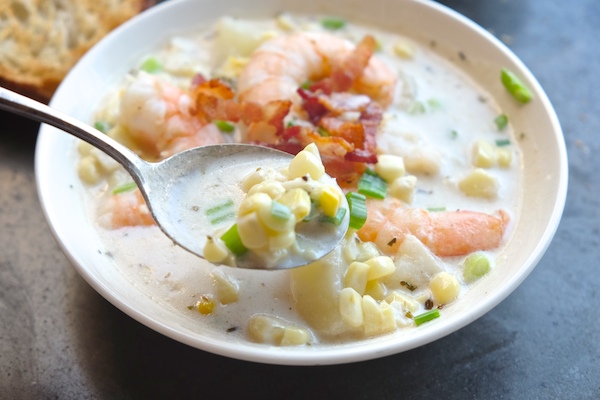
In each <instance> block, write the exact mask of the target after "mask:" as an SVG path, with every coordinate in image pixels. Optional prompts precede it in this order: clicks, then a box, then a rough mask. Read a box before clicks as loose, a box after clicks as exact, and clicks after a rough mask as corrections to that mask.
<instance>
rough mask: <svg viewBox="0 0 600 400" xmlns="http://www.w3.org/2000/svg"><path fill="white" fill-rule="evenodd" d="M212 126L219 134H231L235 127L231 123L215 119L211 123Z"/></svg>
mask: <svg viewBox="0 0 600 400" xmlns="http://www.w3.org/2000/svg"><path fill="white" fill-rule="evenodd" d="M213 124H215V125H216V126H217V128H219V130H220V131H221V132H225V133H231V132H233V131H234V130H235V125H233V124H232V123H231V122H227V121H221V120H218V119H216V120H214V121H213Z"/></svg>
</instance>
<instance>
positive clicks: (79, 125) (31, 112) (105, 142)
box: [0, 87, 146, 184]
mask: <svg viewBox="0 0 600 400" xmlns="http://www.w3.org/2000/svg"><path fill="white" fill-rule="evenodd" d="M0 109H2V110H5V111H9V112H12V113H14V114H18V115H21V116H23V117H26V118H29V119H32V120H34V121H37V122H44V123H46V124H48V125H52V126H54V127H56V128H58V129H60V130H63V131H65V132H67V133H70V134H71V135H73V136H76V137H78V138H79V139H81V140H84V141H86V142H88V143H89V144H91V145H92V146H94V147H97V148H98V149H100V150H102V151H103V152H105V153H106V154H108V155H109V156H111V157H112V158H114V159H115V160H116V161H117V162H119V163H120V164H122V165H123V166H124V167H125V169H126V170H127V171H128V172H129V173H130V174H131V175H132V176H133V177H134V179H136V178H137V177H140V176H141V173H140V172H141V170H142V169H143V168H144V165H145V164H146V162H145V161H143V160H142V159H141V158H140V157H138V156H137V155H136V154H135V153H134V152H132V151H131V150H129V149H128V148H127V147H125V146H123V145H122V144H120V143H119V142H117V141H116V140H114V139H112V138H110V137H109V136H107V135H105V134H104V133H102V132H100V131H98V130H96V129H94V128H93V127H91V126H89V125H87V124H84V123H83V122H81V121H78V120H77V119H75V118H73V117H70V116H68V115H66V114H63V113H62V112H60V111H58V110H56V109H54V108H51V107H49V106H47V105H45V104H43V103H40V102H38V101H35V100H33V99H30V98H28V97H25V96H22V95H20V94H18V93H15V92H13V91H11V90H8V89H5V88H3V87H0ZM139 183H140V182H138V184H139Z"/></svg>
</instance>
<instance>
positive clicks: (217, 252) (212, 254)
mask: <svg viewBox="0 0 600 400" xmlns="http://www.w3.org/2000/svg"><path fill="white" fill-rule="evenodd" d="M202 253H203V255H204V258H206V260H207V261H208V262H211V263H220V262H221V261H223V260H225V259H226V258H227V256H228V255H229V251H228V250H227V246H225V243H223V241H222V240H221V239H218V238H217V239H215V238H213V237H212V236H209V237H208V238H207V240H206V244H205V245H204V249H202Z"/></svg>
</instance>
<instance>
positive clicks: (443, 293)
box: [429, 271, 460, 304]
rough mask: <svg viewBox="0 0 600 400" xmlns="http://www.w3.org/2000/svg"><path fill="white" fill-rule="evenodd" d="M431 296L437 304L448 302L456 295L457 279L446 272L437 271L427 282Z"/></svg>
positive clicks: (457, 291)
mask: <svg viewBox="0 0 600 400" xmlns="http://www.w3.org/2000/svg"><path fill="white" fill-rule="evenodd" d="M429 289H430V290H431V294H433V298H434V299H435V301H436V302H438V303H439V304H448V303H450V302H451V301H453V300H454V299H456V298H457V297H458V293H459V292H460V283H459V282H458V279H456V277H454V276H453V275H451V274H449V273H447V272H444V271H442V272H439V273H437V274H436V275H435V276H434V277H433V278H431V282H429Z"/></svg>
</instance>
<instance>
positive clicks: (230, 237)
mask: <svg viewBox="0 0 600 400" xmlns="http://www.w3.org/2000/svg"><path fill="white" fill-rule="evenodd" d="M237 228H238V227H237V224H233V225H232V226H231V228H229V230H228V231H227V232H225V233H224V234H223V236H221V240H222V241H223V243H225V246H227V248H228V249H229V250H231V252H232V253H233V254H235V255H236V256H241V255H242V254H244V253H245V252H247V251H248V249H247V248H246V246H244V243H242V239H241V238H240V234H239V233H238V229H237Z"/></svg>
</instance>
